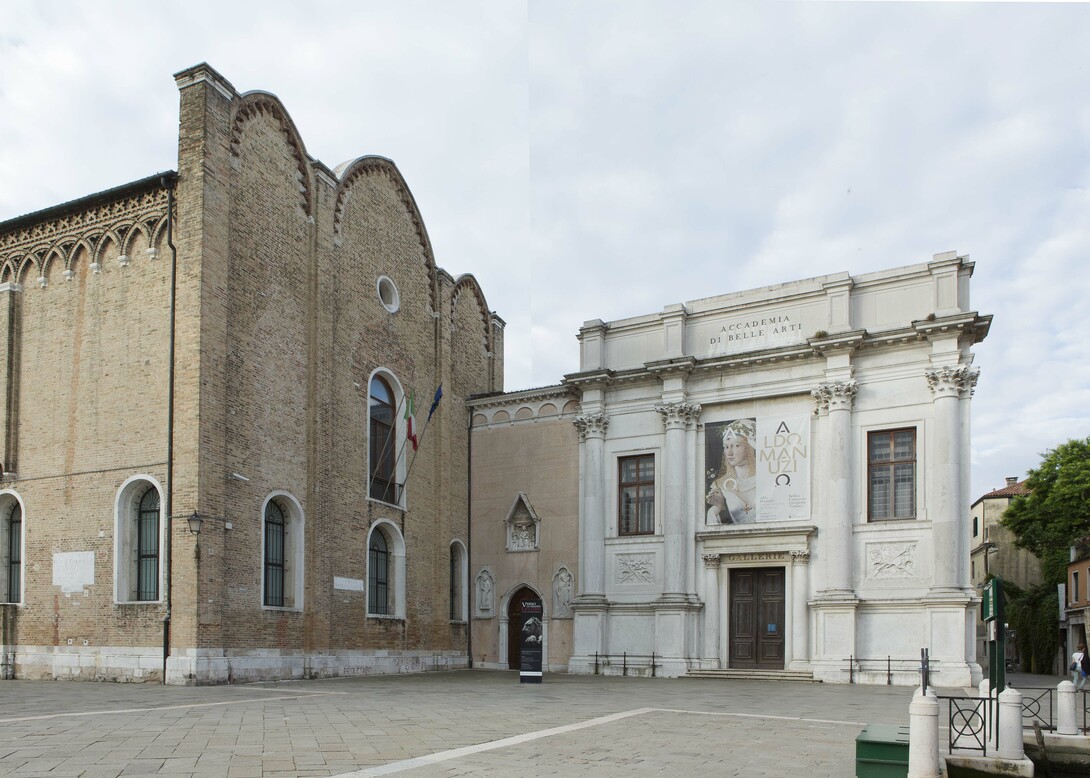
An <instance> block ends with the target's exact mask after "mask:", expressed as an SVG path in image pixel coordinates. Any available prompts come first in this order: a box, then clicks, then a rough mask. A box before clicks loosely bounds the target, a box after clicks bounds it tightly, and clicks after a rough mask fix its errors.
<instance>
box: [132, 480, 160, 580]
mask: <svg viewBox="0 0 1090 778" xmlns="http://www.w3.org/2000/svg"><path fill="white" fill-rule="evenodd" d="M136 548H137V561H136V599H138V600H158V599H159V492H158V491H156V490H155V489H148V490H147V491H146V492H144V496H143V497H141V498H140V508H139V511H138V514H137V517H136Z"/></svg>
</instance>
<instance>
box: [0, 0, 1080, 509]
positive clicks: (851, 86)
mask: <svg viewBox="0 0 1090 778" xmlns="http://www.w3.org/2000/svg"><path fill="white" fill-rule="evenodd" d="M236 5H237V6H238V7H237V8H236V7H235V6H236ZM202 61H205V62H208V63H209V64H211V65H212V66H213V67H214V68H216V69H217V70H219V71H220V72H221V73H222V74H223V75H224V76H225V77H226V78H227V79H228V80H230V81H231V82H232V83H233V84H234V86H235V87H236V88H237V89H238V90H239V91H242V92H245V91H249V90H253V89H262V90H266V91H270V92H273V93H274V94H276V95H277V96H279V97H280V98H281V100H282V101H283V102H284V104H285V106H286V107H287V109H288V111H289V112H290V113H291V116H292V118H293V119H294V121H295V123H296V126H297V127H298V128H299V131H300V133H301V134H302V137H303V141H304V143H305V144H306V146H307V150H308V152H309V153H310V154H311V156H313V157H316V158H317V159H320V160H322V161H323V162H325V163H326V164H327V165H329V166H330V167H333V166H335V165H337V164H338V163H340V162H343V161H345V160H349V159H352V158H355V157H357V156H360V155H362V154H380V155H383V156H387V157H390V158H391V159H393V160H394V161H395V162H396V163H397V165H398V167H399V168H400V169H401V171H402V173H403V174H404V175H405V178H406V180H407V181H408V184H409V187H410V188H411V189H412V191H413V194H414V195H415V197H416V200H417V202H418V204H419V205H420V208H421V211H422V212H423V216H424V220H425V223H426V224H427V228H428V232H429V234H430V237H431V241H432V244H433V247H434V249H435V254H436V260H437V262H438V263H439V265H440V266H442V267H444V268H445V269H446V270H448V271H450V272H451V273H453V274H454V275H458V274H460V273H465V272H471V273H473V274H474V275H475V276H476V277H477V279H478V280H479V281H480V282H481V284H482V286H483V288H484V291H485V294H486V295H487V298H488V302H489V305H490V307H492V308H493V309H495V310H496V311H497V312H498V313H499V314H500V316H502V317H503V318H504V319H505V320H506V321H507V324H508V326H507V331H506V353H505V358H506V364H507V371H506V386H507V388H508V389H520V388H526V387H530V386H541V385H546V384H553V383H557V382H558V381H559V380H560V379H561V377H562V376H563V374H565V373H570V372H574V371H575V370H577V369H578V352H577V341H576V339H575V333H576V332H577V331H578V329H579V326H580V325H581V324H582V323H583V321H585V320H588V319H595V318H601V319H604V320H607V321H608V320H612V319H618V318H623V317H627V316H633V315H639V314H644V313H651V312H654V311H658V310H661V309H662V308H663V306H665V305H667V304H670V303H676V302H683V301H686V300H692V299H697V298H701V297H707V296H711V295H714V294H719V293H725V292H731V291H737V290H742V289H748V288H753V287H757V286H764V285H767V284H775V283H782V282H785V281H791V280H795V279H798V278H806V277H810V276H815V275H822V274H825V273H833V272H839V271H848V272H850V273H853V274H858V273H865V272H869V271H874V270H881V269H884V268H889V267H895V266H900V265H907V264H914V263H918V262H926V261H928V260H929V259H930V258H931V256H932V255H933V254H935V253H938V252H942V251H949V250H957V251H958V252H960V253H963V254H970V255H971V257H972V259H974V260H975V261H976V263H977V264H976V272H975V275H974V277H973V292H972V294H973V299H972V305H973V307H974V308H975V309H977V310H979V311H980V312H982V313H990V314H994V315H995V321H994V324H993V326H992V330H991V334H990V336H989V337H988V339H987V340H986V341H985V342H984V343H982V344H980V345H979V346H977V347H976V354H977V358H976V365H977V366H978V367H980V368H981V378H980V382H979V384H978V387H977V392H976V396H975V399H974V403H973V494H972V495H971V499H975V498H976V497H978V496H979V495H980V494H982V493H983V492H985V491H988V490H989V489H992V488H996V487H998V486H1001V485H1002V483H1003V477H1004V476H1006V475H1018V476H1022V475H1024V473H1025V471H1026V470H1027V469H1028V468H1030V467H1033V466H1034V465H1035V464H1036V463H1037V462H1038V461H1039V455H1040V453H1042V452H1043V451H1045V450H1046V449H1048V448H1051V447H1054V446H1055V445H1057V444H1058V443H1061V442H1063V441H1064V440H1067V439H1069V438H1071V437H1086V436H1087V435H1090V347H1088V345H1087V343H1088V339H1090V313H1088V311H1090V302H1088V300H1087V296H1088V294H1087V293H1088V292H1090V281H1088V280H1087V269H1088V266H1090V262H1088V260H1090V188H1088V187H1090V6H1088V5H1083V4H1059V5H1044V4H1032V5H1023V4H986V3H972V4H956V5H955V4H946V3H911V4H893V3H764V4H755V3H746V4H744V5H743V4H738V5H734V4H730V3H726V2H722V1H721V0H716V1H713V2H697V1H695V0H688V1H680V0H675V1H673V2H665V1H662V2H633V1H632V0H625V1H624V2H621V1H620V0H618V1H617V2H603V1H601V0H532V1H531V2H528V3H527V2H516V1H515V0H496V1H495V2H461V1H459V2H443V1H440V0H434V1H427V2H425V1H419V2H404V1H402V2H396V3H395V2H388V0H387V1H384V2H360V1H358V0H357V1H356V2H343V3H332V2H320V1H318V2H311V3H307V4H303V3H298V2H275V1H273V2H270V1H269V0H265V1H264V2H262V3H260V4H250V3H239V4H232V3H229V2H223V0H220V1H219V2H214V3H212V2H205V1H204V0H187V2H185V3H180V4H179V3H171V4H165V3H149V2H119V1H116V0H97V1H96V2H94V3H72V2H53V1H42V0H39V1H38V2H34V3H16V2H0V220H4V219H8V218H11V217H13V216H17V215H20V214H23V213H27V212H30V211H34V210H37V209H39V208H44V207H47V206H50V205H54V204H56V203H59V202H63V201H66V200H70V199H73V198H77V197H81V196H84V195H87V194H91V193H93V192H97V191H101V190H103V189H108V188H110V187H113V186H117V185H119V184H122V183H125V182H128V181H131V180H135V179H138V178H142V177H144V176H147V175H150V174H151V173H154V172H157V171H160V170H166V169H174V168H176V166H177V122H178V115H177V112H178V93H177V89H176V87H175V84H174V80H173V78H172V76H173V74H174V73H175V72H177V71H179V70H182V69H184V68H186V67H188V66H190V65H194V64H196V63H198V62H202Z"/></svg>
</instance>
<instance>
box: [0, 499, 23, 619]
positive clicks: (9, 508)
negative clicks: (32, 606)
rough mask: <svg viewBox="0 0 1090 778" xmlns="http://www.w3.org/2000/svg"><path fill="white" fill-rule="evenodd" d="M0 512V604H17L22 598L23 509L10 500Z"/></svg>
mask: <svg viewBox="0 0 1090 778" xmlns="http://www.w3.org/2000/svg"><path fill="white" fill-rule="evenodd" d="M6 499H10V498H6ZM0 510H2V514H0V515H3V521H2V523H0V559H2V561H3V573H4V576H3V581H2V582H3V585H4V589H3V591H0V602H19V601H21V600H22V597H23V509H22V507H21V506H20V505H19V503H18V502H16V501H15V500H12V501H11V503H10V504H9V505H6V506H4V508H3V509H0Z"/></svg>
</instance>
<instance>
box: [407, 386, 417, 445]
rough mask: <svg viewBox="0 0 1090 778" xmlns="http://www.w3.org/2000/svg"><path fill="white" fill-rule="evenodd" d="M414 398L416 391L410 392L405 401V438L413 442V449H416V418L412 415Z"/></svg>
mask: <svg viewBox="0 0 1090 778" xmlns="http://www.w3.org/2000/svg"><path fill="white" fill-rule="evenodd" d="M415 398H416V393H415V392H412V393H410V394H409V399H408V400H407V401H406V402H405V438H406V439H407V440H408V441H409V442H410V443H412V444H413V451H416V447H417V446H418V445H419V441H417V439H416V418H415V417H414V416H413V404H414V401H415Z"/></svg>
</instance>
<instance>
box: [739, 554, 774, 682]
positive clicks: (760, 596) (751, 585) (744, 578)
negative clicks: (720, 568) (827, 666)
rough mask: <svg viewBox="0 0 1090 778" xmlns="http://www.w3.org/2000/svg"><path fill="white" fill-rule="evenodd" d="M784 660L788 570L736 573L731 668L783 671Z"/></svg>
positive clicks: (759, 568)
mask: <svg viewBox="0 0 1090 778" xmlns="http://www.w3.org/2000/svg"><path fill="white" fill-rule="evenodd" d="M783 657H784V569H783V568H782V567H756V568H739V569H732V570H731V571H730V658H729V666H730V667H731V668H754V669H757V668H759V669H762V670H764V669H768V670H772V669H775V670H782V669H783V666H784V662H783Z"/></svg>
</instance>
